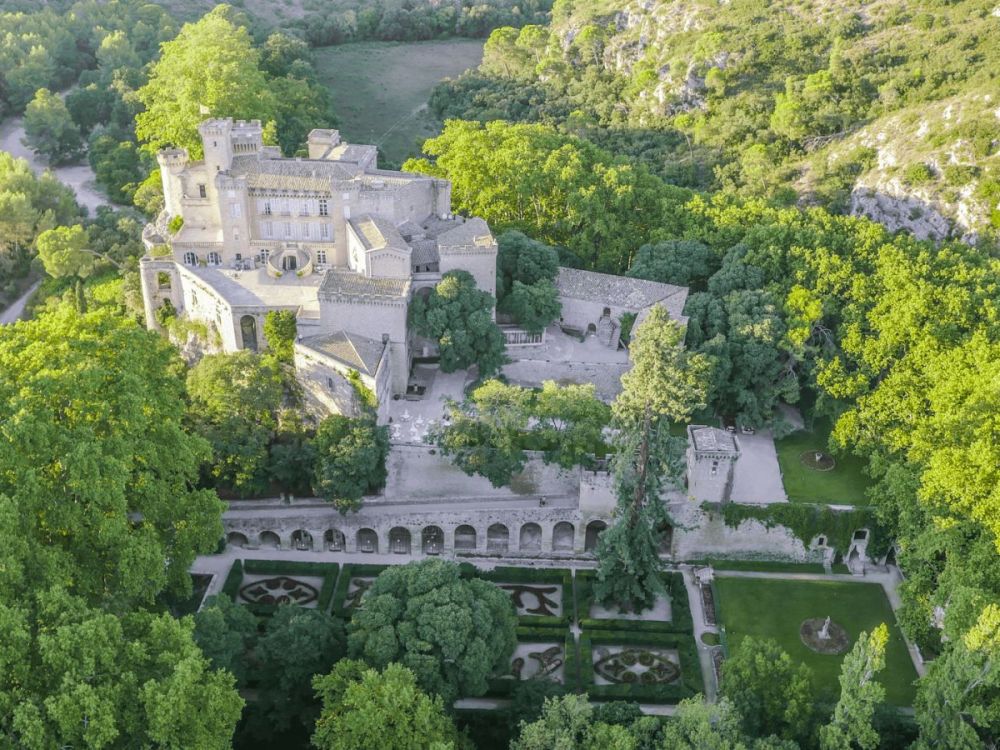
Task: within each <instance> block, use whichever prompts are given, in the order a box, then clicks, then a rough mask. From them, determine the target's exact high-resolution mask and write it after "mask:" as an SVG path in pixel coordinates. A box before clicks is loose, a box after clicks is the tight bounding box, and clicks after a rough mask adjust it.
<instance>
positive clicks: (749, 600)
mask: <svg viewBox="0 0 1000 750" xmlns="http://www.w3.org/2000/svg"><path fill="white" fill-rule="evenodd" d="M714 585H715V590H716V593H717V594H718V597H717V601H716V606H717V607H718V612H719V616H720V618H721V620H722V622H723V623H724V624H725V629H726V635H727V636H728V639H729V649H730V653H731V654H732V653H733V652H734V651H735V650H736V649H738V648H739V644H740V641H742V640H743V639H744V638H746V637H747V636H752V637H754V638H771V639H773V640H775V641H777V642H778V644H779V645H780V646H781V647H782V648H783V649H784V650H785V651H786V652H787V653H788V655H789V656H791V657H792V659H793V660H795V661H798V662H802V663H804V664H806V665H807V666H808V667H809V668H810V669H811V670H812V674H813V687H814V688H815V690H816V696H817V698H818V699H819V700H821V701H824V702H830V703H833V702H836V700H837V699H838V698H839V697H840V685H839V682H838V678H839V676H840V663H841V662H842V661H843V658H844V655H843V654H840V655H836V656H828V655H823V654H818V653H816V652H814V651H812V650H810V649H809V648H808V647H807V646H806V645H805V644H803V643H802V641H801V640H800V638H799V627H800V625H801V624H802V621H803V620H807V619H810V618H814V617H819V618H825V617H828V616H829V617H832V618H833V621H834V622H837V623H839V624H840V625H842V626H843V627H844V628H845V629H846V630H847V634H848V636H849V638H850V643H851V646H853V645H854V643H855V642H856V641H857V639H858V636H859V635H860V634H861V632H862V631H865V632H868V631H871V630H872V629H874V628H875V627H877V626H878V625H879V624H880V623H883V622H884V623H886V624H887V625H888V626H889V644H888V646H887V647H886V655H885V669H884V670H883V671H882V673H881V675H880V677H879V679H880V681H881V682H882V684H883V685H884V686H885V690H886V701H887V702H888V703H890V704H892V705H895V706H910V705H912V704H913V696H914V688H913V681H914V680H916V679H917V673H916V670H915V669H914V668H913V662H912V661H911V660H910V654H909V652H908V651H907V649H906V643H905V642H904V641H903V637H902V635H901V634H900V632H899V626H898V625H897V624H896V616H895V615H894V614H893V612H892V608H891V607H890V606H889V600H888V599H886V596H885V592H884V591H883V590H882V587H881V586H879V585H878V584H875V583H844V582H840V581H802V580H794V581H793V580H780V579H765V578H724V577H720V578H716V579H715V584H714Z"/></svg>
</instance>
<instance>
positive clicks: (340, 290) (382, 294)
mask: <svg viewBox="0 0 1000 750" xmlns="http://www.w3.org/2000/svg"><path fill="white" fill-rule="evenodd" d="M409 290H410V280H409V279H371V278H368V277H367V276H362V275H361V274H359V273H355V272H354V271H347V270H343V269H330V270H329V271H327V272H326V276H324V277H323V283H322V284H321V285H320V288H319V296H320V297H324V298H327V299H337V298H339V297H369V298H371V299H375V300H385V301H395V300H399V299H401V298H405V297H406V295H407V294H409Z"/></svg>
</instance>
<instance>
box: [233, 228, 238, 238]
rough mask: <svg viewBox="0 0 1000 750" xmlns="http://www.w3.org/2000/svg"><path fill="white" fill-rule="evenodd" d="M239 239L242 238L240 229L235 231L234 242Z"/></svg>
mask: <svg viewBox="0 0 1000 750" xmlns="http://www.w3.org/2000/svg"><path fill="white" fill-rule="evenodd" d="M239 238H240V230H239V229H234V230H233V239H234V240H238V239H239Z"/></svg>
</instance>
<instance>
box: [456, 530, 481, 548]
mask: <svg viewBox="0 0 1000 750" xmlns="http://www.w3.org/2000/svg"><path fill="white" fill-rule="evenodd" d="M475 548H476V530H475V529H474V528H472V527H471V526H469V525H468V524H462V525H461V526H459V527H458V528H457V529H455V551H456V552H458V551H468V550H474V549H475Z"/></svg>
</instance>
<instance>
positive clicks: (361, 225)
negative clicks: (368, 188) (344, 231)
mask: <svg viewBox="0 0 1000 750" xmlns="http://www.w3.org/2000/svg"><path fill="white" fill-rule="evenodd" d="M351 227H352V228H353V229H354V233H355V234H357V236H358V237H359V238H360V239H361V241H362V242H363V243H364V244H365V249H366V250H379V249H381V248H383V247H393V248H396V249H399V250H408V249H409V245H407V244H406V240H404V239H403V235H401V234H400V233H399V230H398V229H396V227H395V226H394V225H393V223H392V222H391V221H389V220H388V219H383V218H382V217H381V216H372V215H371V214H365V215H364V216H360V217H358V218H357V219H351Z"/></svg>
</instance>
